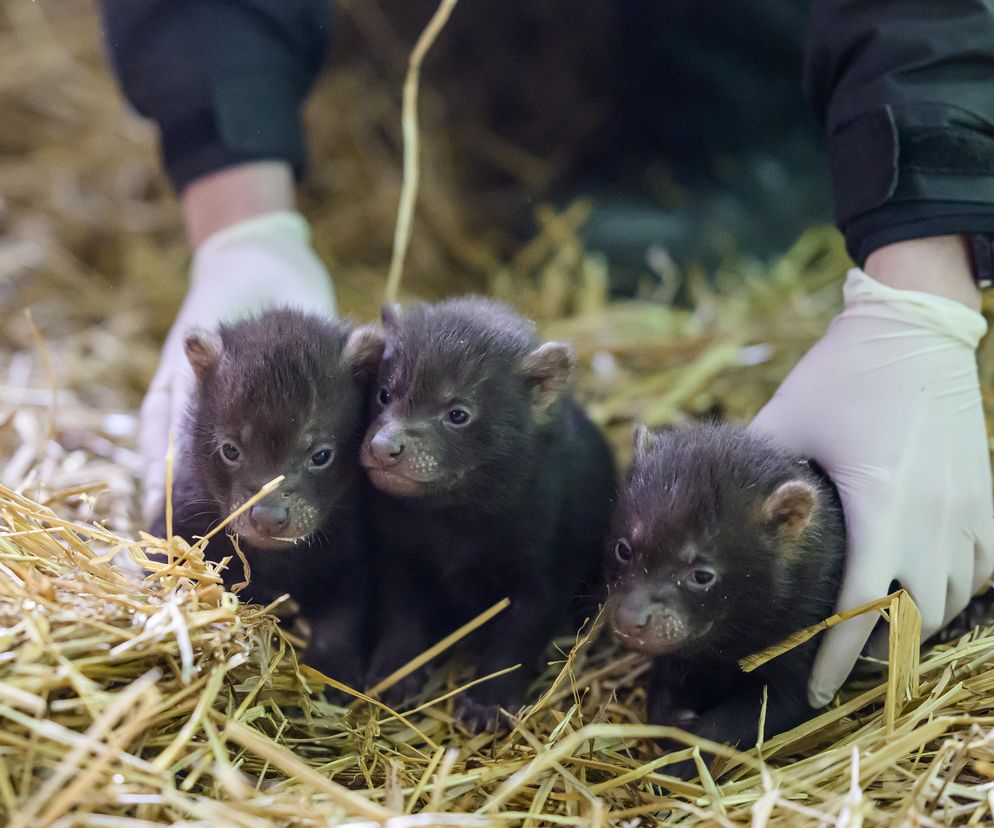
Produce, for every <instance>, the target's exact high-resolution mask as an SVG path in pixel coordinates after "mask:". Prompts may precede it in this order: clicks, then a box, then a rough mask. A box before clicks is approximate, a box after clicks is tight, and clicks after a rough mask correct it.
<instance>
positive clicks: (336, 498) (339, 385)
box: [153, 310, 383, 684]
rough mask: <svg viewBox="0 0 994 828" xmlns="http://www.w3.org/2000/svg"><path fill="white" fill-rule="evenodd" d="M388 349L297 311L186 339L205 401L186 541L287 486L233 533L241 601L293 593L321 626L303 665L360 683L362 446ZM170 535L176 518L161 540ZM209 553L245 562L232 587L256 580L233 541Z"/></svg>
mask: <svg viewBox="0 0 994 828" xmlns="http://www.w3.org/2000/svg"><path fill="white" fill-rule="evenodd" d="M382 348H383V341H382V338H381V337H380V335H379V334H378V333H377V332H376V331H375V330H374V329H372V328H366V327H362V328H357V327H355V326H353V325H350V324H347V323H345V322H341V321H331V320H326V319H322V318H319V317H317V316H311V315H307V314H304V313H300V312H297V311H293V310H274V311H268V312H265V313H263V314H261V315H260V316H258V317H257V318H254V319H250V320H246V321H243V322H237V323H234V324H230V325H222V326H221V327H220V329H219V330H218V332H217V333H207V332H194V333H191V334H190V335H189V336H188V337H187V339H186V353H187V356H188V358H189V360H190V364H191V365H192V366H193V370H194V373H195V374H196V377H197V390H196V394H195V397H194V399H193V401H192V404H191V407H190V411H189V417H188V421H187V429H186V432H185V433H184V434H183V435H182V436H181V458H180V461H179V463H178V473H177V478H176V484H175V486H174V504H175V521H174V527H175V528H174V531H175V532H176V533H177V534H179V535H181V536H182V537H185V538H187V539H192V537H193V536H197V535H204V534H205V533H206V532H207V531H209V530H210V528H211V527H213V526H215V525H216V524H217V523H218V521H220V520H221V519H223V518H224V517H226V516H227V515H229V514H230V513H231V512H233V511H234V510H235V509H236V508H237V507H238V506H239V505H241V504H242V503H244V502H245V501H246V500H247V499H248V498H250V497H251V496H252V495H254V494H255V493H256V492H257V491H258V490H259V489H260V488H261V487H262V486H263V485H264V484H266V483H267V482H268V481H270V480H272V479H274V478H276V477H277V476H279V475H284V476H285V478H286V479H285V480H284V482H283V483H282V485H281V486H280V488H279V489H277V490H276V491H275V492H273V493H272V494H270V495H268V496H266V497H265V498H263V499H262V500H260V501H259V502H258V503H256V504H255V505H254V506H252V508H251V509H249V510H248V511H246V512H243V513H242V514H241V515H240V516H239V517H238V518H236V519H235V520H234V521H233V522H232V523H231V524H230V525H229V526H228V527H227V532H228V533H230V534H232V535H237V537H238V543H239V546H240V548H241V550H242V551H243V552H244V553H245V556H246V559H247V560H248V561H249V565H250V566H251V568H252V580H251V584H250V586H249V587H248V588H247V590H246V591H245V592H244V593H243V594H242V597H246V598H248V599H249V600H251V601H255V602H259V603H268V602H270V601H272V600H274V599H276V598H278V597H279V596H281V595H283V594H285V593H290V595H291V597H292V598H293V599H294V600H295V601H296V603H297V604H298V605H299V607H300V613H301V616H302V617H303V618H304V620H305V621H306V622H307V623H308V625H309V626H310V627H311V639H310V642H309V645H308V648H307V650H306V652H305V653H304V661H305V662H306V663H308V664H311V665H312V666H314V667H315V668H317V669H319V670H321V671H322V672H324V673H327V674H328V675H331V676H333V677H335V678H338V679H340V680H342V681H345V682H346V683H350V684H355V683H357V682H358V681H359V680H360V677H361V674H362V664H361V662H360V654H361V653H362V652H363V634H364V627H365V624H364V619H365V615H366V611H367V605H368V599H367V595H368V589H369V581H370V572H369V569H370V565H369V562H368V555H367V551H366V543H365V538H364V530H363V518H362V514H361V505H362V504H361V499H362V497H363V492H364V491H365V490H366V489H367V488H368V484H367V483H366V481H365V475H363V473H362V470H361V468H360V467H359V462H358V458H359V445H360V442H361V440H362V434H363V431H364V425H365V418H364V411H365V401H366V398H367V397H368V389H367V384H368V383H369V380H370V377H371V376H372V375H373V374H375V371H376V367H377V365H378V363H379V358H380V355H381V353H382ZM164 530H165V516H164V515H163V516H162V517H161V518H160V519H159V521H157V523H156V525H155V526H154V527H153V531H154V532H156V533H157V534H162V533H163V532H164ZM206 554H207V556H208V557H209V558H211V559H212V560H220V559H221V558H224V557H229V556H230V557H232V562H231V564H230V566H229V569H228V570H227V571H226V572H225V582H226V583H227V584H228V585H229V586H230V585H231V584H233V583H237V582H240V581H242V580H244V578H243V575H244V573H243V569H242V565H241V562H240V561H239V559H238V558H237V557H235V556H234V550H233V549H232V546H231V539H230V538H229V537H228V535H226V534H225V533H221V534H219V535H217V536H215V537H214V538H212V539H211V540H210V542H209V543H208V545H207V550H206Z"/></svg>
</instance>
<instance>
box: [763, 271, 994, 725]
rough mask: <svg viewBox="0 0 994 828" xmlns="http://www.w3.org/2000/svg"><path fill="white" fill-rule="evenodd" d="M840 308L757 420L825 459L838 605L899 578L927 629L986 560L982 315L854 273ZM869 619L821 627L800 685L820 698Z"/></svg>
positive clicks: (992, 556)
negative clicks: (837, 555) (834, 525)
mask: <svg viewBox="0 0 994 828" xmlns="http://www.w3.org/2000/svg"><path fill="white" fill-rule="evenodd" d="M844 294H845V310H844V311H843V312H842V313H841V314H840V315H839V316H837V317H836V318H835V319H834V320H833V322H832V324H831V326H830V327H829V329H828V332H827V333H826V334H825V336H824V337H823V338H822V339H821V340H820V341H819V342H818V343H817V344H816V345H815V346H814V347H813V348H812V349H811V350H810V351H809V352H808V353H807V354H806V355H805V357H804V358H803V359H802V360H801V361H800V362H799V363H798V364H797V366H796V367H795V368H794V370H793V371H792V372H791V374H790V375H789V376H788V377H787V379H786V380H784V382H783V384H782V385H781V386H780V388H779V390H778V391H777V393H776V394H775V395H774V396H773V399H771V400H770V402H769V403H767V405H766V407H765V408H763V410H762V411H760V412H759V414H758V415H757V416H756V419H755V420H754V421H753V423H752V425H751V426H750V428H751V429H754V430H756V431H761V432H764V433H766V434H768V435H769V436H771V437H773V438H774V439H776V440H777V441H778V442H780V443H782V444H783V445H784V446H786V447H787V448H789V449H791V450H793V451H796V452H798V453H800V454H802V455H805V456H808V457H811V458H813V459H814V460H816V461H817V462H818V463H819V464H821V465H822V466H823V467H824V469H825V471H826V472H828V474H829V476H830V477H831V478H832V480H833V481H834V482H835V484H836V486H837V487H838V489H839V493H840V495H841V497H842V504H843V507H844V509H845V516H846V526H847V530H848V535H849V543H848V552H847V564H846V572H845V579H844V581H843V586H842V592H841V594H840V597H839V609H840V610H847V609H851V608H853V607H856V606H859V605H860V604H864V603H867V602H869V601H872V600H874V599H876V598H880V597H883V596H884V595H886V594H887V592H888V588H889V586H890V584H891V581H893V580H897V581H899V582H900V583H901V585H902V586H903V587H904V588H905V589H907V590H908V591H909V592H910V593H911V596H912V597H913V598H914V600H915V603H916V604H917V605H918V608H919V610H920V611H921V614H922V635H923V637H928V636H930V635H932V634H933V633H935V632H936V631H937V630H939V629H941V627H942V626H943V625H944V624H946V623H947V622H948V621H949V620H950V619H952V618H953V616H955V615H956V614H957V613H958V612H960V611H961V610H962V609H963V608H964V607H965V606H966V604H967V603H968V601H969V600H970V598H971V596H972V595H973V594H974V593H975V592H976V591H977V590H978V589H979V588H980V587H981V586H982V585H983V584H984V582H985V581H986V580H987V579H988V578H989V577H990V575H991V571H992V568H994V499H992V495H991V464H990V455H989V453H988V442H987V432H986V429H985V427H984V412H983V408H982V406H981V398H980V382H979V378H978V374H977V362H976V355H975V351H976V348H977V344H978V343H979V341H980V338H981V337H982V336H983V335H984V333H985V331H986V330H987V324H986V322H985V321H984V318H983V317H982V316H981V315H980V314H979V313H976V312H975V311H972V310H970V309H969V308H967V307H966V306H965V305H962V304H960V303H959V302H956V301H953V300H951V299H946V298H943V297H940V296H935V295H933V294H930V293H923V292H919V291H913V290H897V289H895V288H892V287H889V286H887V285H884V284H881V283H880V282H878V281H876V280H874V279H872V278H870V277H869V276H868V275H866V274H865V273H864V272H863V271H861V270H858V269H853V270H850V271H849V274H848V279H847V280H846V284H845V290H844ZM876 620H877V615H876V613H870V614H866V615H863V616H860V617H858V618H854V619H852V620H850V621H846V622H843V623H842V624H840V625H838V626H837V627H834V628H833V629H831V630H829V631H828V632H827V633H826V634H825V638H824V641H823V642H822V644H821V647H820V649H819V652H818V657H817V660H816V662H815V666H814V670H813V673H812V676H811V680H810V683H809V686H808V698H809V701H810V702H811V704H812V705H813V706H815V707H822V706H824V705H825V704H827V703H828V702H829V701H831V698H832V696H833V695H834V694H835V692H836V691H837V690H838V688H839V687H840V686H841V684H842V683H843V681H845V679H846V677H847V675H848V674H849V672H850V670H851V669H852V667H853V665H854V664H855V662H856V658H857V657H858V655H859V653H860V650H861V649H862V647H863V645H864V643H865V642H866V640H867V638H868V637H869V634H870V631H871V629H872V627H873V625H874V623H875V621H876Z"/></svg>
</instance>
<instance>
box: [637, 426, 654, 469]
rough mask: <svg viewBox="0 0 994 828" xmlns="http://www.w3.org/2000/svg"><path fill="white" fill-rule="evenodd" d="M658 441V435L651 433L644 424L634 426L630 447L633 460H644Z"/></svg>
mask: <svg viewBox="0 0 994 828" xmlns="http://www.w3.org/2000/svg"><path fill="white" fill-rule="evenodd" d="M658 439H659V435H658V434H655V433H654V432H653V431H651V430H650V429H649V426H647V425H646V424H645V423H639V424H638V425H636V426H635V429H634V430H633V431H632V447H633V449H634V452H633V456H634V457H635V459H636V460H645V459H646V458H647V457H648V456H649V452H651V451H652V447H653V446H654V445H655V444H656V441H657V440H658Z"/></svg>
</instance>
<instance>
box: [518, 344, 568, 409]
mask: <svg viewBox="0 0 994 828" xmlns="http://www.w3.org/2000/svg"><path fill="white" fill-rule="evenodd" d="M575 362H576V359H575V357H574V356H573V349H572V348H571V347H570V346H569V345H567V344H566V343H565V342H546V343H544V344H542V345H539V346H538V347H537V348H536V349H535V350H534V351H532V352H531V353H530V354H528V355H527V356H526V357H525V358H524V359H523V360H522V361H521V372H522V373H523V374H524V376H525V379H526V380H527V382H528V384H529V386H530V387H531V388H532V396H533V400H534V405H535V408H536V409H537V410H539V411H545V410H546V409H548V408H549V407H550V406H551V405H552V404H553V403H554V402H555V401H556V400H557V399H558V398H559V395H560V394H561V393H562V391H563V389H564V388H566V386H567V385H568V384H569V381H570V378H571V377H572V376H573V366H574V364H575Z"/></svg>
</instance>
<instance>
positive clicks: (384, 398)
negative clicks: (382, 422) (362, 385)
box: [376, 386, 390, 405]
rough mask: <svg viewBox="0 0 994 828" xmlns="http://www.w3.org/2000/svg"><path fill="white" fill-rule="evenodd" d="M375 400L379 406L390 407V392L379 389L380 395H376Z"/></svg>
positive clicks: (384, 387) (385, 389)
mask: <svg viewBox="0 0 994 828" xmlns="http://www.w3.org/2000/svg"><path fill="white" fill-rule="evenodd" d="M376 399H378V400H379V401H380V405H390V390H389V389H388V388H387V387H386V386H383V387H382V388H380V393H379V394H377V395H376Z"/></svg>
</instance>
